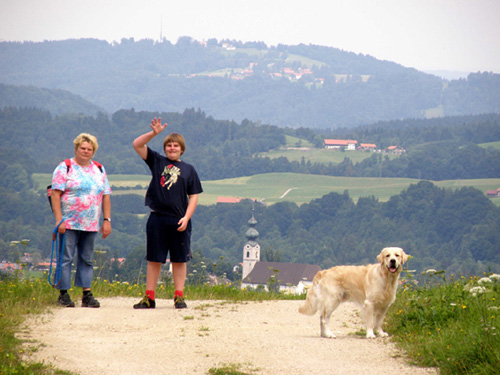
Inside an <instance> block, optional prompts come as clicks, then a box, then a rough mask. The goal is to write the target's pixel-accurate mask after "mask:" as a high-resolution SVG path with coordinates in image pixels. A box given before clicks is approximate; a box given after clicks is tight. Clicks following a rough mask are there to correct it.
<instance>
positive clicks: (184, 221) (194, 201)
mask: <svg viewBox="0 0 500 375" xmlns="http://www.w3.org/2000/svg"><path fill="white" fill-rule="evenodd" d="M197 205H198V194H191V195H190V196H189V203H188V206H187V209H186V215H184V217H183V218H181V219H180V220H179V222H178V223H177V224H178V225H179V227H178V228H177V230H178V231H179V232H184V231H185V230H186V228H187V225H188V222H189V220H190V219H191V217H192V216H193V214H194V210H196V206H197Z"/></svg>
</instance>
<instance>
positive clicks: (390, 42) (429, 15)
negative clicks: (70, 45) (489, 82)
mask: <svg viewBox="0 0 500 375" xmlns="http://www.w3.org/2000/svg"><path fill="white" fill-rule="evenodd" d="M160 35H163V37H165V38H166V39H168V40H169V41H171V42H172V43H176V42H177V39H178V38H179V37H181V36H190V37H192V38H194V39H196V40H200V41H201V40H207V39H210V38H216V39H218V40H221V39H234V40H239V41H243V42H249V41H262V42H265V43H266V44H267V45H268V46H274V45H277V44H279V43H283V44H290V45H294V44H299V43H305V44H317V45H323V46H330V47H336V48H340V49H343V50H345V51H351V52H356V53H362V54H365V55H371V56H373V57H375V58H377V59H381V60H389V61H394V62H397V63H399V64H402V65H404V66H406V67H414V68H416V69H419V70H424V71H429V70H449V71H459V72H477V71H492V72H495V73H500V0H308V1H296V0H210V1H209V0H177V1H172V0H140V1H137V0H0V41H44V40H63V39H73V38H76V39H79V38H96V39H102V40H107V41H109V42H113V41H117V42H119V41H120V40H121V39H122V38H131V37H133V38H135V40H140V39H146V38H147V39H154V40H159V38H160ZM145 58H147V56H145Z"/></svg>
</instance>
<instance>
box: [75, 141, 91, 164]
mask: <svg viewBox="0 0 500 375" xmlns="http://www.w3.org/2000/svg"><path fill="white" fill-rule="evenodd" d="M92 156H94V146H92V143H90V142H85V141H83V142H82V143H81V144H80V146H79V147H78V148H77V149H76V151H75V159H76V162H77V163H78V164H82V165H87V164H88V163H89V162H90V159H92Z"/></svg>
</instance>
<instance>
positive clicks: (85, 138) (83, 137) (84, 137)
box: [73, 133, 99, 156]
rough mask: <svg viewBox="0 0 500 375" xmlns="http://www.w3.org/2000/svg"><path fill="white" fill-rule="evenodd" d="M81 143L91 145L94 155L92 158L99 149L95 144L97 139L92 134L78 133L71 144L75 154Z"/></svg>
mask: <svg viewBox="0 0 500 375" xmlns="http://www.w3.org/2000/svg"><path fill="white" fill-rule="evenodd" d="M83 142H88V143H90V144H91V145H92V147H93V148H94V153H93V154H92V156H94V155H95V153H96V151H97V149H98V148H99V145H98V144H97V138H96V137H94V136H93V135H92V134H88V133H80V134H79V135H78V136H77V137H76V138H75V139H74V140H73V144H74V145H75V152H76V150H77V149H78V147H80V146H81V145H82V143H83Z"/></svg>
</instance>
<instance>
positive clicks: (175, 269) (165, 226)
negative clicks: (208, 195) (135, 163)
mask: <svg viewBox="0 0 500 375" xmlns="http://www.w3.org/2000/svg"><path fill="white" fill-rule="evenodd" d="M150 127H151V129H152V130H151V131H150V132H148V133H145V134H143V135H141V136H139V137H137V138H136V139H135V140H134V142H133V145H134V149H135V151H136V152H137V153H138V154H139V156H140V157H141V158H142V159H143V160H144V161H145V162H146V164H147V165H148V167H149V169H150V170H151V176H152V179H151V182H150V184H149V187H148V190H147V193H146V203H145V204H146V206H148V207H149V208H151V214H150V216H149V219H148V222H147V225H146V236H147V255H146V259H147V261H148V267H147V276H146V294H145V296H144V298H143V299H142V300H141V301H140V302H139V303H137V304H135V305H134V309H152V308H155V306H156V302H155V290H156V285H157V284H158V278H159V276H160V271H161V265H162V264H164V263H165V262H166V260H167V255H168V253H170V261H171V263H172V275H173V278H174V286H175V294H174V306H175V308H177V309H182V308H186V307H187V306H186V302H185V301H184V283H185V280H186V272H187V262H188V261H189V260H190V259H191V249H190V242H191V221H190V219H191V217H192V216H193V214H194V211H195V209H196V206H197V204H198V194H200V193H202V192H203V189H202V187H201V182H200V180H199V178H198V174H197V173H196V171H195V169H194V167H193V166H192V165H190V164H188V163H185V162H183V161H181V159H180V157H181V155H182V154H183V153H184V151H185V149H186V142H185V141H184V137H183V136H182V135H180V134H177V133H172V134H169V135H167V137H166V138H165V140H164V141H163V150H164V152H165V155H166V157H165V156H163V155H160V154H159V153H157V152H156V151H153V150H151V149H150V148H149V147H148V146H147V144H148V143H149V142H150V141H151V140H152V139H153V138H154V137H156V136H157V135H158V134H160V133H161V132H162V131H163V130H164V129H165V128H166V127H167V124H164V125H162V124H161V118H158V119H156V118H154V119H153V120H152V121H151V124H150Z"/></svg>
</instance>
